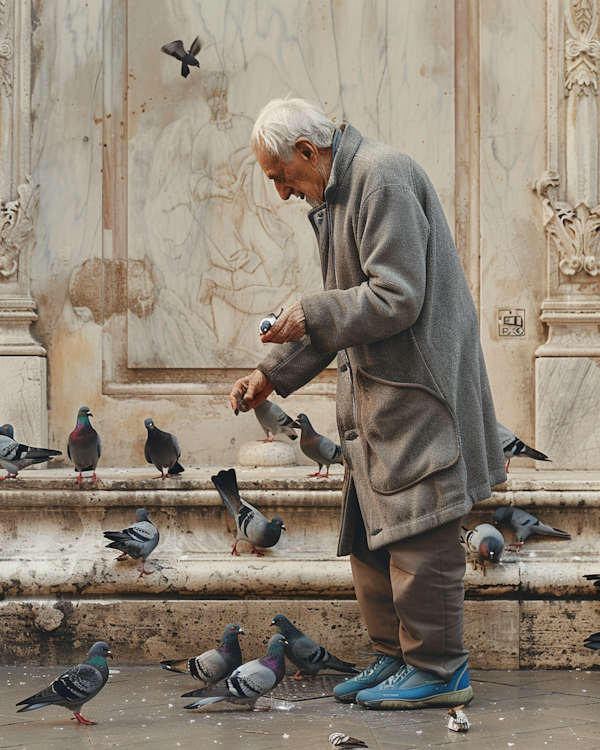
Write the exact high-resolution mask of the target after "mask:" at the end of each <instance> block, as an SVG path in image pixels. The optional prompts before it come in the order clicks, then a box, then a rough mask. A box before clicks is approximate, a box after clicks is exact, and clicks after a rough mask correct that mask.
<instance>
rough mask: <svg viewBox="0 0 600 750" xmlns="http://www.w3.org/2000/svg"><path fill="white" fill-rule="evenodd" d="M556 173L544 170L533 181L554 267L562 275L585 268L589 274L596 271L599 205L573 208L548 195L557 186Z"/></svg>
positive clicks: (599, 267)
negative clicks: (555, 259) (553, 254)
mask: <svg viewBox="0 0 600 750" xmlns="http://www.w3.org/2000/svg"><path fill="white" fill-rule="evenodd" d="M558 181H559V176H558V174H557V173H556V172H549V171H547V172H544V174H543V175H542V176H541V177H540V179H539V180H536V181H535V182H534V184H533V189H534V190H535V191H536V193H537V194H538V196H539V198H540V200H541V201H542V206H543V209H544V227H545V229H546V231H547V232H548V234H549V235H550V237H551V238H552V241H553V242H554V245H555V247H556V250H557V252H558V255H559V258H560V261H559V263H558V266H559V268H560V270H561V271H562V272H563V273H564V274H565V275H566V276H573V275H574V274H576V273H577V272H578V271H582V270H583V271H585V272H586V273H588V274H590V276H596V275H597V274H598V272H600V266H599V265H598V261H597V258H596V252H597V250H598V245H599V242H600V234H599V230H600V205H598V206H596V207H595V208H592V209H590V208H589V207H588V206H587V205H586V204H585V203H584V202H583V201H580V202H579V203H578V204H577V205H576V206H575V207H574V208H573V206H571V204H570V203H566V202H564V201H558V200H556V199H555V198H554V197H553V196H551V195H550V194H549V191H551V190H552V191H553V192H554V190H555V189H556V188H558Z"/></svg>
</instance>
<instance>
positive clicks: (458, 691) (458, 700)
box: [356, 662, 473, 708]
mask: <svg viewBox="0 0 600 750" xmlns="http://www.w3.org/2000/svg"><path fill="white" fill-rule="evenodd" d="M472 698H473V688H472V687H471V684H470V681H469V663H468V662H465V663H464V664H463V666H462V667H459V668H458V669H457V670H456V672H455V673H454V674H453V675H452V677H451V678H450V679H449V680H448V682H444V681H443V680H441V679H440V678H439V677H438V676H437V675H436V674H435V673H434V672H428V671H427V670H425V669H415V668H414V667H411V666H409V665H408V664H407V665H406V666H404V667H403V668H402V669H401V670H400V671H399V672H397V673H396V674H395V675H392V676H391V677H389V678H388V679H387V680H385V681H384V682H382V683H380V684H379V685H377V686H376V687H374V688H370V689H368V690H361V691H360V693H358V695H357V696H356V702H357V703H358V705H359V706H364V707H365V708H429V707H430V706H435V707H438V708H441V707H445V708H452V707H453V706H460V705H461V704H462V705H465V704H466V703H469V701H471V700H472Z"/></svg>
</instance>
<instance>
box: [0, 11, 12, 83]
mask: <svg viewBox="0 0 600 750" xmlns="http://www.w3.org/2000/svg"><path fill="white" fill-rule="evenodd" d="M5 23H6V0H0V30H2V29H3V28H4V25H5ZM4 33H6V31H5V32H4ZM12 56H13V42H12V39H10V38H9V37H5V38H4V39H2V41H0V81H2V86H3V87H4V91H5V93H6V96H11V95H12V75H11V70H10V66H9V60H11V59H12Z"/></svg>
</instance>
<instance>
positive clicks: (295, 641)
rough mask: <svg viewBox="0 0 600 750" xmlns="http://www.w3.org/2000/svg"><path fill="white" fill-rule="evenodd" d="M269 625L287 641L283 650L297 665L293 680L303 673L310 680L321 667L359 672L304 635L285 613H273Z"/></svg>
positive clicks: (299, 678) (351, 672)
mask: <svg viewBox="0 0 600 750" xmlns="http://www.w3.org/2000/svg"><path fill="white" fill-rule="evenodd" d="M271 625H275V626H276V627H277V631H278V632H279V633H281V634H282V635H283V637H284V638H285V640H286V641H287V644H288V645H287V646H284V648H283V650H284V653H285V655H286V656H287V658H288V659H289V660H290V661H291V662H292V664H295V665H296V666H297V667H298V671H297V672H296V674H295V675H294V679H295V680H301V679H302V677H303V675H307V677H308V679H309V680H312V678H313V677H314V676H315V675H317V674H318V673H319V672H320V671H321V670H322V669H335V671H336V672H343V673H344V674H357V673H359V672H360V669H357V668H356V666H355V665H354V664H350V662H347V661H342V660H341V659H338V658H337V657H336V656H334V655H333V654H330V653H329V651H327V649H326V648H323V646H319V645H318V644H317V643H315V641H313V639H312V638H309V637H308V636H307V635H304V633H303V632H302V631H301V630H298V628H297V627H296V626H295V625H293V624H292V623H291V622H290V621H289V620H288V618H287V617H286V616H285V615H275V617H274V618H273V622H272V623H271Z"/></svg>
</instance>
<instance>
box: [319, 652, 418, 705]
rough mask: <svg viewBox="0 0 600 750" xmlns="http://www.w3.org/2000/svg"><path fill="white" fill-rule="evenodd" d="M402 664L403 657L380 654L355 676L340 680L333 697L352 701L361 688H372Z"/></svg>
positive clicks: (342, 700) (343, 701) (346, 701)
mask: <svg viewBox="0 0 600 750" xmlns="http://www.w3.org/2000/svg"><path fill="white" fill-rule="evenodd" d="M403 666H404V659H400V658H398V657H395V656H389V655H388V654H380V655H379V656H378V657H377V658H376V659H375V661H374V662H373V663H372V664H369V666H368V667H366V668H365V669H363V671H362V672H361V673H360V674H357V675H356V677H351V678H350V679H349V680H346V682H341V683H340V684H339V685H336V686H335V687H334V688H333V697H334V698H335V699H336V700H338V701H341V702H342V703H354V700H355V698H356V694H357V693H359V692H360V691H361V690H362V691H363V692H364V691H365V690H366V689H367V688H373V687H375V686H376V685H379V683H380V682H383V681H384V680H385V679H387V678H388V677H390V676H391V675H393V674H395V673H396V672H397V671H398V670H399V669H400V668H401V667H403Z"/></svg>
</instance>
